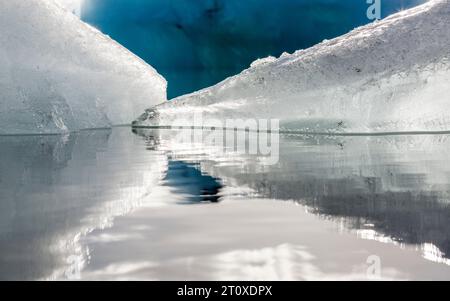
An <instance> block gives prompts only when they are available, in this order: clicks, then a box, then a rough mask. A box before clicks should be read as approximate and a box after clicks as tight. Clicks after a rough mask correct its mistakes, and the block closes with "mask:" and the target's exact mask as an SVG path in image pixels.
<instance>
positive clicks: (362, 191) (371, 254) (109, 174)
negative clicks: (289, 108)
mask: <svg viewBox="0 0 450 301" xmlns="http://www.w3.org/2000/svg"><path fill="white" fill-rule="evenodd" d="M176 134H177V132H176V131H174V130H138V131H134V132H132V130H131V129H129V128H115V129H113V130H102V131H84V132H80V133H75V134H70V135H66V136H10V137H0V207H1V208H0V279H8V280H9V279H31V280H33V279H69V280H78V279H82V280H84V279H101V280H109V279H112V280H119V279H137V280H316V279H317V280H328V279H336V280H341V279H361V280H366V279H369V280H371V279H373V275H372V274H370V271H373V270H372V269H371V268H372V267H373V263H374V261H373V260H374V259H379V266H380V268H381V271H380V273H379V275H378V274H377V275H375V276H377V277H379V278H382V279H426V280H429V279H450V266H449V265H450V231H449V230H450V208H449V204H450V203H449V191H450V164H449V163H448V162H449V159H450V158H449V156H450V153H449V151H448V149H450V140H449V137H450V136H448V135H410V136H380V137H326V136H304V135H281V137H280V156H279V161H278V163H276V164H274V165H271V164H267V160H265V159H264V157H262V156H258V155H247V154H242V153H238V152H230V151H225V152H224V151H223V150H220V149H217V148H216V147H214V146H211V145H209V144H206V143H202V142H199V143H195V144H188V143H184V144H180V143H179V142H178V140H176V139H175V137H176ZM447 254H449V255H447ZM368 271H369V275H368ZM368 276H369V277H368Z"/></svg>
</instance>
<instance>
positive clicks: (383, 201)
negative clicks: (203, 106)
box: [140, 130, 450, 263]
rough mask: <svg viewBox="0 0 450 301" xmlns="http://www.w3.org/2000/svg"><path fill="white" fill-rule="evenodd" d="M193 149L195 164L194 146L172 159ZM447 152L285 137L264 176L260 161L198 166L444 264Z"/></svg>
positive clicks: (418, 144) (397, 141)
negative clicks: (275, 160) (275, 161)
mask: <svg viewBox="0 0 450 301" xmlns="http://www.w3.org/2000/svg"><path fill="white" fill-rule="evenodd" d="M140 135H142V136H144V137H145V136H146V135H148V131H146V130H143V131H141V132H140ZM173 135H174V134H173V133H170V131H169V133H167V132H166V133H160V136H161V140H162V141H161V146H164V145H170V140H171V137H172V136H173ZM164 140H166V141H164ZM190 147H191V148H192V150H191V154H192V158H193V160H199V156H198V146H195V148H193V146H190V145H187V144H186V145H184V147H180V146H178V147H177V148H176V149H174V150H172V155H173V156H174V157H176V156H177V150H178V152H179V153H180V154H181V155H182V157H183V158H184V160H185V161H188V157H189V156H187V155H186V154H188V153H189V148H190ZM449 149H450V139H449V136H448V135H438V136H387V137H324V136H318V137H309V136H283V137H282V138H281V139H280V161H279V163H278V164H276V165H273V166H263V168H261V166H258V165H256V166H255V162H258V160H251V158H246V160H243V157H244V156H242V155H236V154H233V153H229V154H225V155H224V154H221V155H217V152H215V150H214V149H213V148H212V147H210V146H206V147H205V148H203V149H202V152H201V153H202V154H205V153H206V154H207V155H203V156H204V158H207V159H204V160H202V161H201V163H200V165H199V166H200V168H201V170H202V171H203V172H205V173H208V174H210V175H213V176H215V177H218V178H221V179H222V180H223V181H224V183H225V184H228V185H232V186H239V187H242V186H248V187H250V188H252V189H253V190H254V191H255V192H256V193H257V194H258V195H259V196H260V197H264V198H272V199H278V200H295V201H296V202H299V203H301V204H303V205H306V206H307V207H308V208H309V211H310V212H313V213H315V214H317V215H320V216H323V217H324V218H332V219H335V220H337V221H338V220H339V221H342V219H341V218H342V217H343V218H345V219H344V224H345V228H346V229H352V230H355V231H356V232H357V233H358V235H359V237H361V238H364V239H373V240H377V241H382V242H391V243H395V244H399V245H402V244H415V245H418V246H420V248H421V249H422V251H423V256H424V257H425V258H426V259H429V260H433V261H435V262H440V263H448V260H447V259H446V258H450V207H449V204H450V202H449V195H450V163H449V162H450V152H449V151H448V150H449ZM236 156H239V158H238V159H237V158H236ZM237 161H238V162H239V164H227V162H228V163H233V162H237ZM430 246H433V247H430ZM447 254H448V256H447Z"/></svg>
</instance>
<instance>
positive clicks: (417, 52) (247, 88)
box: [134, 0, 450, 133]
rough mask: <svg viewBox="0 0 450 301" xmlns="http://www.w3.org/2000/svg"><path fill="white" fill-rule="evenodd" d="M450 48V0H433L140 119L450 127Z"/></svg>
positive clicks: (333, 128) (384, 128)
mask: <svg viewBox="0 0 450 301" xmlns="http://www.w3.org/2000/svg"><path fill="white" fill-rule="evenodd" d="M449 58H450V2H449V1H448V0H431V1H429V2H427V3H426V4H423V5H420V6H418V7H416V8H412V9H409V10H405V11H402V12H399V13H397V14H395V15H392V16H390V17H388V18H386V19H383V20H382V21H379V22H375V23H372V24H369V25H366V26H364V27H360V28H357V29H355V30H353V31H352V32H350V33H348V34H346V35H344V36H341V37H338V38H336V39H333V40H330V41H324V42H323V43H321V44H319V45H317V46H314V47H312V48H309V49H307V50H302V51H297V52H296V53H294V54H292V55H289V54H284V55H283V56H282V57H280V58H279V59H277V60H272V59H268V60H262V61H258V62H256V63H255V64H253V66H252V67H250V68H249V69H247V70H245V71H243V72H242V73H241V74H239V75H237V76H234V77H231V78H229V79H227V80H225V81H223V82H222V83H219V84H218V85H216V86H214V87H211V88H208V89H204V90H201V91H199V92H196V93H193V94H190V95H187V96H182V97H179V98H177V99H175V100H173V101H169V102H165V103H163V104H161V105H159V106H156V107H153V108H151V109H148V110H147V111H146V112H145V113H144V114H143V115H142V116H141V117H140V118H139V119H138V120H137V121H135V122H134V125H135V126H137V127H139V126H141V127H146V126H171V125H173V124H174V123H175V120H177V119H178V118H180V116H181V117H182V118H183V120H185V121H187V123H188V125H189V124H191V123H194V124H195V122H196V121H195V116H196V115H197V114H198V113H201V114H202V118H203V124H202V125H203V126H206V127H207V126H208V124H207V122H208V120H213V119H215V120H217V119H222V120H223V119H229V118H234V119H236V118H256V119H274V118H275V119H279V120H280V121H281V127H282V129H287V130H289V129H291V130H298V131H307V132H326V133H328V132H344V133H345V132H347V133H348V132H362V133H374V132H390V131H394V132H397V131H444V130H450V106H449V104H450V84H449V83H450V62H449ZM196 113H197V114H196ZM177 122H178V120H177ZM176 124H177V125H179V124H178V123H176ZM215 124H217V123H215V122H214V125H215ZM195 125H197V124H195ZM214 125H213V126H214Z"/></svg>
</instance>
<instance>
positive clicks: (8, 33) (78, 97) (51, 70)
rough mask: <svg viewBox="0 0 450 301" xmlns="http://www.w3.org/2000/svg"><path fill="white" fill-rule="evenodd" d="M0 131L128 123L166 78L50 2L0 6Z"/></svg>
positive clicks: (161, 90) (154, 98)
mask: <svg viewBox="0 0 450 301" xmlns="http://www.w3.org/2000/svg"><path fill="white" fill-rule="evenodd" d="M0 65H1V68H0V91H1V93H0V134H22V133H26V134H29V133H60V132H66V131H71V130H78V129H85V128H100V127H108V126H110V125H111V124H125V123H130V122H131V121H132V120H133V119H134V118H136V117H137V116H139V114H141V113H142V110H144V109H145V108H146V107H148V106H149V105H152V103H153V104H157V103H159V102H161V101H163V100H164V99H165V89H166V81H165V80H164V79H163V78H162V77H161V76H160V75H158V74H157V73H156V71H155V70H154V69H153V68H152V67H150V66H149V65H147V64H146V63H145V62H144V61H142V60H140V59H139V58H138V57H136V56H135V55H133V54H131V53H130V52H129V51H128V50H126V49H125V48H123V47H122V46H120V45H119V44H117V43H115V42H114V41H112V40H111V39H109V38H108V37H106V36H104V35H103V34H101V33H100V32H99V31H97V30H96V29H94V28H92V27H90V26H89V25H87V24H84V23H83V22H81V21H80V20H79V19H78V18H77V17H76V16H74V15H73V14H71V13H70V12H68V11H66V10H64V9H63V8H61V7H60V6H59V5H58V4H56V3H54V0H27V1H1V2H0Z"/></svg>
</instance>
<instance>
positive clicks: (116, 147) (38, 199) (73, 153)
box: [0, 129, 167, 279]
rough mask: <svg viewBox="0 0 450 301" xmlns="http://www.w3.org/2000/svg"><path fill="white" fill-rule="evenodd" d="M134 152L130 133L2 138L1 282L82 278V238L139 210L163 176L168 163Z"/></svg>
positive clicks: (137, 140)
mask: <svg viewBox="0 0 450 301" xmlns="http://www.w3.org/2000/svg"><path fill="white" fill-rule="evenodd" d="M137 145H142V146H143V143H142V140H141V139H140V138H138V137H135V136H133V135H130V134H129V131H128V129H127V130H126V131H123V130H117V131H113V132H111V131H92V132H81V133H78V134H72V135H69V136H20V137H0V158H1V159H0V279H53V278H60V277H63V278H77V275H78V272H79V271H80V270H81V269H82V268H83V267H84V266H85V265H86V264H88V261H89V248H87V247H86V246H83V245H81V244H80V239H81V238H82V236H84V235H86V234H87V233H89V232H91V231H93V230H94V229H99V228H100V229H102V228H105V227H108V226H110V225H111V223H112V221H113V218H114V217H116V216H121V215H123V214H126V213H127V212H130V211H131V210H133V209H135V208H137V207H139V206H141V205H142V203H143V202H144V200H145V198H144V197H145V196H146V195H147V194H148V193H149V192H150V191H151V190H152V189H153V187H154V186H155V185H156V184H157V183H158V181H159V180H160V179H161V177H162V175H163V172H164V170H165V168H166V165H167V160H166V157H165V156H163V155H161V154H159V153H157V152H154V153H151V154H150V153H148V152H146V151H145V149H144V147H136V146H137ZM140 149H142V151H140Z"/></svg>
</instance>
